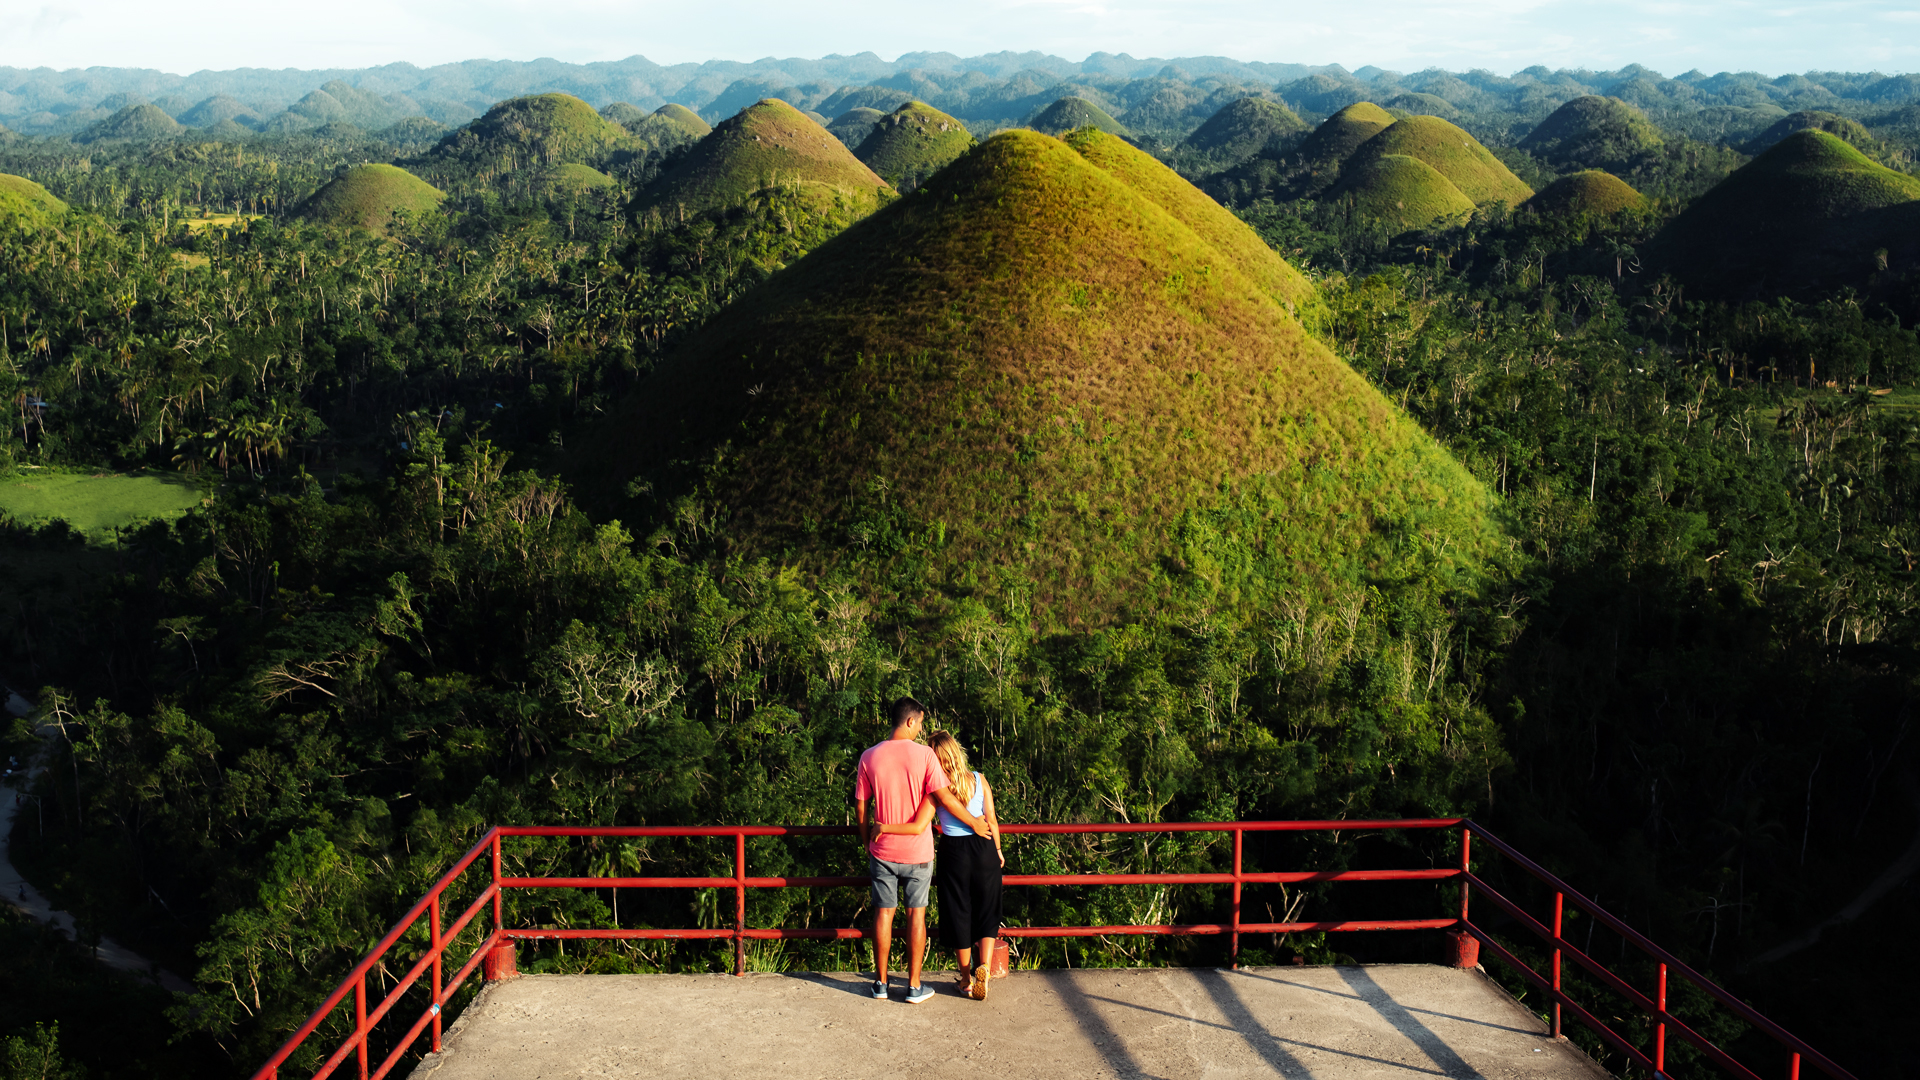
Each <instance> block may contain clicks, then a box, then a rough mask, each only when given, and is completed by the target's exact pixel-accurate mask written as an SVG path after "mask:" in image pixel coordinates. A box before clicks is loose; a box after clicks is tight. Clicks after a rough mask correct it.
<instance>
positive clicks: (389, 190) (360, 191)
mask: <svg viewBox="0 0 1920 1080" xmlns="http://www.w3.org/2000/svg"><path fill="white" fill-rule="evenodd" d="M445 198H446V195H445V194H443V193H442V192H441V191H440V189H438V188H436V187H434V186H433V185H432V184H429V183H427V182H426V181H425V180H422V179H420V178H419V177H417V176H415V175H413V174H412V173H410V172H408V171H407V170H405V169H402V168H400V167H399V166H397V165H356V166H354V167H353V168H351V169H348V170H347V171H346V173H345V175H342V176H337V177H335V178H333V179H332V180H329V181H328V182H327V183H326V184H325V185H324V186H322V187H321V188H320V190H318V191H316V192H314V193H313V195H312V196H311V197H310V198H308V199H307V201H306V202H304V203H302V204H301V205H300V210H299V213H300V216H301V217H304V218H306V219H307V220H309V221H316V222H321V223H324V224H328V225H347V226H352V227H354V228H360V229H370V230H374V231H379V230H383V229H385V228H386V227H387V226H388V224H389V223H390V222H391V221H392V219H393V215H394V213H395V212H396V211H403V212H405V213H409V214H424V213H428V212H430V211H432V210H434V209H435V208H437V207H438V206H439V205H440V203H441V200H443V199H445Z"/></svg>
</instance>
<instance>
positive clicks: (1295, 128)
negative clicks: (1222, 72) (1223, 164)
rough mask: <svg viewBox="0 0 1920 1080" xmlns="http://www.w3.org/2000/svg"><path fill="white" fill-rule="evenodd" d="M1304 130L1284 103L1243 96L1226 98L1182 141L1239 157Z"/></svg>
mask: <svg viewBox="0 0 1920 1080" xmlns="http://www.w3.org/2000/svg"><path fill="white" fill-rule="evenodd" d="M1306 130H1307V125H1306V123H1305V122H1304V121H1302V120H1301V119H1300V118H1299V117H1298V116H1296V115H1294V112H1293V110H1292V109H1289V108H1287V107H1286V106H1285V105H1282V104H1280V103H1279V102H1276V101H1268V100H1266V99H1264V98H1257V97H1243V98H1239V99H1238V100H1235V101H1229V102H1228V103H1226V104H1225V105H1223V106H1221V107H1220V108H1219V110H1218V111H1216V112H1215V113H1214V114H1213V115H1212V116H1209V117H1207V119H1206V122H1205V123H1203V124H1201V125H1200V126H1199V127H1198V128H1196V129H1194V132H1193V134H1191V135H1189V136H1187V139H1186V143H1185V144H1184V145H1185V146H1186V147H1187V149H1189V150H1195V151H1198V152H1200V153H1203V154H1211V155H1213V156H1214V157H1215V158H1218V159H1220V160H1222V161H1242V160H1245V159H1246V158H1250V157H1252V156H1253V155H1255V154H1257V153H1259V152H1260V151H1262V150H1265V149H1267V148H1268V147H1270V146H1273V145H1274V144H1275V143H1278V142H1279V141H1280V140H1282V139H1286V138H1289V137H1290V136H1293V135H1298V134H1300V133H1302V132H1304V131H1306Z"/></svg>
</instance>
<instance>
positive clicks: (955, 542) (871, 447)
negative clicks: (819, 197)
mask: <svg viewBox="0 0 1920 1080" xmlns="http://www.w3.org/2000/svg"><path fill="white" fill-rule="evenodd" d="M1082 145H1084V146H1086V147H1088V149H1089V152H1090V156H1091V157H1092V158H1093V160H1089V157H1088V156H1082V154H1080V153H1077V152H1076V151H1075V150H1074V148H1073V147H1072V146H1069V145H1068V144H1066V143H1064V142H1061V141H1059V140H1057V139H1053V138H1050V137H1048V136H1045V135H1041V134H1039V133H1037V132H1032V131H1024V130H1015V131H1008V132H1003V133H1001V134H999V135H996V136H994V137H993V138H991V139H989V140H988V141H987V142H985V143H984V144H982V145H981V146H979V147H978V148H976V149H974V150H973V151H971V152H969V153H968V154H967V155H966V156H964V157H962V158H961V159H960V160H958V161H956V162H954V163H953V164H952V165H950V166H948V167H947V168H946V169H944V170H942V171H941V172H940V173H939V174H938V175H937V176H935V177H934V178H933V179H932V180H930V181H929V182H928V183H927V184H926V185H925V186H924V187H922V188H921V189H920V190H919V191H918V192H916V193H914V194H912V195H909V196H907V197H905V198H902V199H900V200H899V201H897V202H895V203H894V204H892V205H890V206H889V207H887V208H886V209H884V210H882V211H881V212H880V213H878V214H875V215H873V216H871V217H869V218H867V219H866V220H865V221H863V222H861V223H859V224H857V225H855V226H853V227H852V228H850V229H848V230H847V231H846V232H844V233H842V234H840V235H839V236H838V237H836V238H834V239H833V240H831V241H829V242H827V243H826V244H824V245H822V246H821V247H819V248H817V249H815V250H814V251H813V252H812V253H811V254H809V255H807V256H806V257H805V258H804V259H802V260H800V261H799V262H798V263H796V264H794V265H793V266H791V267H789V268H788V269H787V270H785V271H783V272H782V273H780V274H779V275H777V276H776V277H775V278H774V279H773V280H772V281H770V282H769V283H768V284H766V285H765V286H762V287H761V288H759V289H757V290H755V291H754V292H752V293H750V294H748V295H747V296H746V297H745V298H744V299H742V300H741V301H739V302H738V303H736V305H735V306H734V307H733V308H732V309H730V310H729V311H727V312H726V313H724V314H722V315H721V316H720V317H719V318H717V319H715V320H714V321H713V322H711V323H709V324H708V328H707V329H706V330H705V331H703V332H702V333H701V334H700V335H699V336H697V337H696V338H695V339H693V340H692V341H690V342H689V343H688V344H686V345H685V346H683V347H682V348H681V349H679V350H678V351H676V352H675V353H674V354H672V355H670V356H669V357H668V358H667V359H666V360H664V361H663V362H662V364H661V366H660V367H659V368H658V369H657V370H656V372H655V373H654V374H653V375H652V376H651V377H650V379H649V380H648V381H647V382H645V383H643V384H642V385H641V386H640V387H639V388H637V389H636V391H635V392H634V394H633V395H632V396H631V397H630V398H629V399H628V400H627V401H626V402H625V403H624V404H623V405H622V406H620V407H619V408H618V409H617V410H616V411H615V413H614V415H613V416H611V417H610V418H609V419H608V421H606V422H605V423H603V425H602V426H601V427H600V428H599V429H598V430H597V432H596V433H594V435H593V436H592V437H590V438H589V439H586V440H583V441H582V443H581V444H579V445H577V446H576V447H575V448H574V449H573V450H572V451H571V452H572V455H573V458H572V468H571V469H570V470H569V471H570V472H571V474H572V475H573V477H574V478H575V480H576V481H577V482H578V484H579V486H580V488H581V490H582V491H583V492H584V493H585V494H586V495H587V496H588V497H589V498H593V497H598V498H599V499H600V500H601V501H603V502H604V503H609V504H612V503H617V502H618V501H619V500H620V499H621V498H622V497H623V496H622V495H621V493H622V492H626V493H629V494H631V493H636V492H647V493H648V494H645V495H642V496H638V497H642V498H646V499H649V500H655V502H654V503H653V505H654V506H656V507H660V505H661V504H660V502H659V501H660V500H672V499H676V498H678V497H679V494H680V493H686V492H691V493H692V494H693V496H694V498H695V499H696V503H698V504H704V505H705V506H706V507H708V508H710V509H712V510H716V511H724V513H725V515H726V525H725V533H726V536H727V537H728V542H729V543H730V544H731V545H732V548H733V550H734V551H735V553H737V554H739V555H742V556H746V557H753V556H758V555H766V556H772V557H777V558H782V559H786V560H791V561H796V562H798V563H800V564H802V565H805V566H808V567H810V568H812V569H814V570H817V571H822V572H827V573H834V572H836V571H844V572H850V573H853V574H855V575H857V577H856V580H857V581H858V582H860V583H863V584H864V585H865V586H866V587H868V588H870V589H874V590H875V591H876V592H877V591H878V590H879V589H880V588H881V582H880V581H879V580H878V579H877V578H876V577H875V576H874V575H876V574H879V575H881V576H883V577H885V578H886V582H885V587H886V588H887V589H889V590H897V591H893V592H891V593H890V594H889V595H888V596H887V597H886V599H887V600H888V602H889V603H892V604H896V605H907V606H913V605H920V604H938V603H940V602H941V600H940V598H941V597H943V596H944V597H951V596H953V595H956V594H957V593H960V592H964V591H966V590H972V589H984V588H995V587H998V585H999V579H998V575H1000V574H1002V573H1010V574H1012V575H1015V579H1017V580H1018V581H1020V582H1022V583H1030V587H1031V588H1032V590H1033V593H1032V603H1033V607H1034V610H1035V613H1036V616H1037V621H1038V622H1039V623H1040V624H1041V625H1043V626H1053V627H1061V626H1088V625H1098V624H1102V623H1107V622H1109V621H1111V620H1113V619H1115V618H1120V617H1124V616H1126V615H1127V614H1129V613H1138V612H1140V611H1143V610H1149V609H1152V608H1153V607H1155V606H1156V605H1157V604H1159V603H1160V602H1161V601H1162V600H1163V599H1164V598H1166V597H1167V596H1168V595H1170V594H1172V593H1174V592H1189V591H1199V592H1201V593H1204V595H1205V596H1206V598H1207V602H1208V603H1210V604H1214V605H1218V606H1221V607H1234V608H1238V607H1241V606H1250V605H1253V604H1257V603H1262V602H1271V601H1272V600H1273V599H1274V598H1275V597H1276V596H1277V595H1278V594H1279V592H1280V591H1283V590H1284V591H1287V592H1304V593H1308V594H1312V593H1316V592H1319V591H1320V590H1322V589H1324V588H1328V587H1331V586H1333V585H1335V584H1336V583H1340V584H1350V583H1353V582H1359V581H1375V582H1380V583H1383V584H1384V583H1388V582H1392V581H1397V580H1405V579H1417V580H1423V581H1424V580H1431V579H1436V578H1438V579H1450V578H1452V577H1454V576H1455V575H1456V574H1458V573H1459V572H1460V571H1462V570H1463V569H1465V568H1466V567H1469V566H1472V565H1475V564H1476V563H1477V562H1478V560H1479V559H1480V558H1481V557H1482V556H1483V555H1484V554H1485V553H1486V552H1488V551H1489V550H1491V548H1492V546H1493V544H1494V541H1495V530H1494V528H1493V526H1492V525H1491V523H1490V521H1489V518H1488V513H1489V498H1488V496H1487V494H1486V492H1485V491H1484V489H1483V488H1482V487H1481V486H1480V485H1479V484H1478V483H1476V482H1475V481H1474V480H1473V479H1472V478H1471V477H1470V476H1469V474H1468V473H1467V472H1466V471H1465V469H1463V468H1462V467H1461V466H1460V465H1459V464H1458V463H1457V462H1455V461H1454V460H1453V459H1452V458H1451V457H1450V456H1449V455H1448V454H1447V453H1446V452H1445V451H1444V450H1443V449H1442V448H1441V447H1440V446H1439V445H1438V444H1437V443H1436V442H1435V441H1434V440H1433V439H1432V438H1430V437H1429V436H1428V435H1427V434H1426V433H1425V432H1423V431H1422V430H1421V429H1420V428H1419V427H1418V426H1417V425H1416V424H1414V423H1412V422H1411V421H1410V420H1408V418H1407V417H1406V416H1405V415H1404V414H1402V413H1401V412H1400V411H1399V410H1398V409H1396V408H1395V407H1394V406H1393V405H1392V404H1390V403H1389V402H1388V401H1387V400H1386V399H1385V398H1384V397H1382V396H1381V395H1380V394H1379V393H1378V392H1377V391H1376V390H1374V389H1373V387H1372V386H1371V385H1370V384H1368V383H1367V382H1366V381H1365V380H1364V379H1362V378H1361V377H1360V376H1359V375H1357V374H1356V373H1354V372H1353V371H1352V370H1351V369H1349V368H1348V367H1347V366H1346V365H1345V364H1343V363H1342V362H1341V361H1340V360H1339V359H1337V358H1336V357H1335V356H1334V355H1333V354H1332V353H1330V352H1328V351H1327V349H1326V348H1324V347H1323V346H1322V345H1320V344H1319V343H1318V342H1317V341H1316V340H1314V339H1313V338H1311V337H1309V336H1308V335H1307V333H1306V332H1305V331H1304V330H1303V329H1302V328H1301V325H1300V323H1299V322H1298V321H1296V320H1295V319H1294V318H1293V317H1291V316H1290V315H1288V314H1287V312H1286V311H1285V310H1284V309H1283V308H1282V307H1281V306H1280V305H1279V304H1278V303H1276V302H1275V301H1274V300H1273V298H1272V297H1271V296H1270V294H1269V293H1268V291H1267V289H1266V288H1264V287H1263V286H1262V285H1261V284H1260V283H1259V282H1257V281H1256V280H1255V279H1254V278H1253V277H1251V276H1249V275H1248V274H1247V273H1245V272H1243V271H1242V270H1241V269H1240V265H1239V261H1238V260H1237V259H1236V258H1234V257H1233V256H1231V255H1229V254H1228V253H1226V252H1225V251H1223V250H1221V248H1219V247H1217V246H1215V245H1214V244H1212V243H1209V242H1208V240H1207V239H1205V238H1204V237H1203V236H1201V235H1200V234H1199V233H1196V232H1195V231H1194V230H1193V229H1191V228H1189V227H1187V226H1186V225H1185V224H1183V223H1182V222H1181V221H1180V220H1179V219H1178V218H1177V217H1176V216H1175V215H1174V214H1171V213H1169V212H1168V211H1167V210H1166V209H1165V208H1164V207H1163V206H1162V205H1160V203H1159V202H1158V201H1157V200H1156V199H1155V198H1153V197H1151V196H1150V195H1148V194H1146V193H1143V192H1142V191H1140V190H1138V189H1137V188H1136V187H1135V186H1133V184H1131V183H1130V182H1129V178H1128V170H1126V169H1118V170H1112V171H1110V170H1109V169H1108V168H1105V167H1102V164H1101V162H1103V161H1104V162H1106V163H1112V162H1113V161H1114V160H1115V158H1114V156H1113V154H1112V153H1111V151H1112V150H1113V148H1112V146H1111V144H1110V142H1105V141H1101V140H1092V141H1087V142H1084V143H1083V144H1082ZM1256 242H1257V241H1256ZM629 510H630V511H632V512H635V513H637V514H641V515H645V514H648V513H650V512H657V511H648V510H647V509H646V508H645V507H642V506H634V507H630V508H629ZM862 552H864V553H865V554H860V553H862ZM881 566H884V573H883V572H882V570H880V569H877V567H881ZM1024 587H1027V586H1025V585H1024V584H1023V588H1024Z"/></svg>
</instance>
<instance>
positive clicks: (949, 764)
mask: <svg viewBox="0 0 1920 1080" xmlns="http://www.w3.org/2000/svg"><path fill="white" fill-rule="evenodd" d="M927 745H928V746H930V747H932V748H933V756H934V757H937V758H939V759H940V768H941V770H942V771H944V772H945V773H946V774H947V783H948V784H951V785H952V786H953V794H954V795H955V797H957V798H958V799H959V800H960V801H961V802H963V803H970V802H972V801H973V766H971V765H969V764H967V748H966V747H964V746H961V745H960V740H959V739H956V738H954V737H953V736H952V735H950V734H948V733H947V732H944V731H936V732H934V733H933V738H931V739H928V740H927Z"/></svg>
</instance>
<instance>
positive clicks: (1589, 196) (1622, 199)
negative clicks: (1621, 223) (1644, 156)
mask: <svg viewBox="0 0 1920 1080" xmlns="http://www.w3.org/2000/svg"><path fill="white" fill-rule="evenodd" d="M1522 205H1523V206H1525V208H1526V209H1528V210H1531V211H1533V212H1534V213H1536V214H1552V215H1573V214H1596V215H1600V216H1606V215H1609V214H1617V213H1619V212H1620V211H1622V210H1629V209H1637V208H1639V207H1642V206H1645V205H1646V200H1645V199H1643V198H1641V197H1640V193H1639V192H1637V191H1635V190H1633V188H1632V187H1631V186H1629V185H1628V184H1627V182H1626V181H1624V180H1622V179H1620V178H1619V177H1617V176H1615V175H1613V174H1612V173H1609V172H1602V171H1601V170H1599V169H1587V170H1586V171H1584V172H1577V173H1574V174H1573V175H1572V176H1563V177H1561V178H1560V179H1558V180H1555V181H1554V182H1553V183H1551V184H1548V185H1547V186H1546V187H1543V188H1541V189H1540V191H1539V192H1538V193H1537V194H1535V195H1534V197H1533V198H1531V199H1528V200H1527V201H1526V202H1525V203H1523V204H1522Z"/></svg>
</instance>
